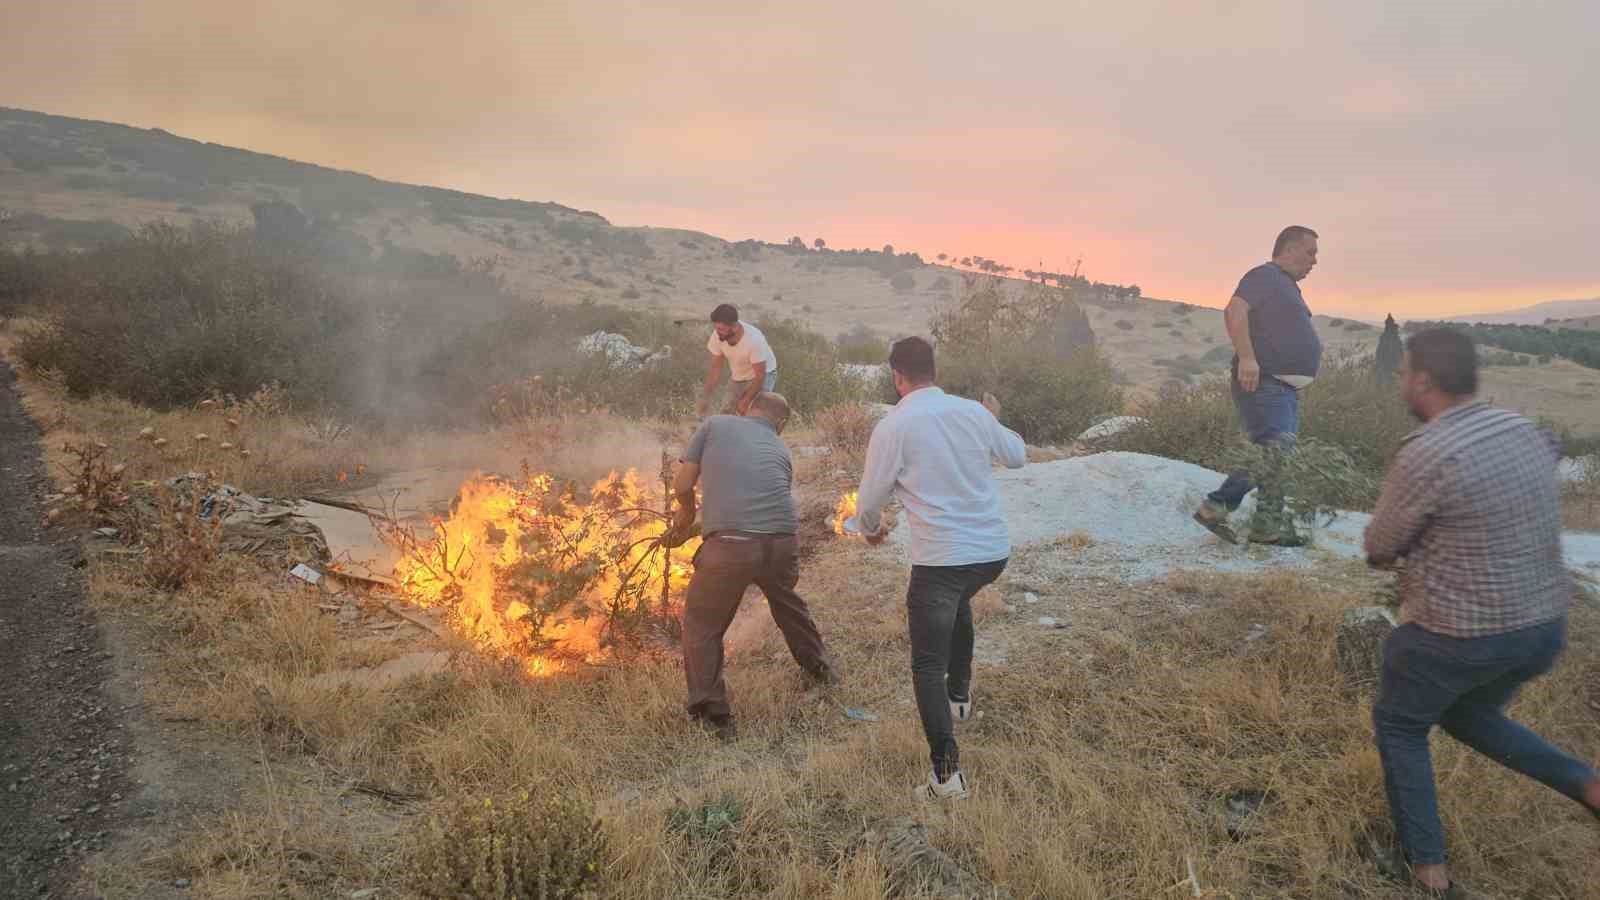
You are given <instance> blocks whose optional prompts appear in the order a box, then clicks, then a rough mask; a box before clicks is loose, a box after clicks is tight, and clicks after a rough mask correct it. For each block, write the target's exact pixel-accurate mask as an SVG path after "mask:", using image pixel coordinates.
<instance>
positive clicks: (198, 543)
mask: <svg viewBox="0 0 1600 900" xmlns="http://www.w3.org/2000/svg"><path fill="white" fill-rule="evenodd" d="M217 487H218V485H217V484H216V483H215V482H214V481H211V480H210V479H204V480H202V481H200V482H198V483H194V484H191V485H189V490H188V491H187V493H185V492H180V491H177V490H174V489H172V488H170V487H167V486H166V485H158V486H157V487H156V491H155V497H154V499H153V501H151V502H150V503H149V504H148V505H144V504H136V505H135V507H134V509H135V512H134V514H133V515H132V516H131V517H129V519H128V524H129V530H130V532H131V535H130V536H131V537H133V538H134V539H135V540H136V541H137V542H138V543H139V545H140V546H141V547H142V548H143V549H144V578H145V581H146V582H148V583H149V584H150V586H151V587H154V588H156V589H158V590H167V591H175V590H177V589H178V588H181V587H183V586H184V585H186V584H192V583H194V582H197V581H199V580H200V579H202V578H204V577H205V575H206V573H208V572H210V571H211V568H212V566H213V565H215V563H216V561H217V555H218V551H219V549H220V547H221V545H222V520H223V519H225V518H227V515H228V513H229V512H230V510H228V509H226V508H214V509H211V510H209V515H202V504H203V502H204V498H205V497H207V496H209V495H211V494H214V493H215V492H216V489H217Z"/></svg>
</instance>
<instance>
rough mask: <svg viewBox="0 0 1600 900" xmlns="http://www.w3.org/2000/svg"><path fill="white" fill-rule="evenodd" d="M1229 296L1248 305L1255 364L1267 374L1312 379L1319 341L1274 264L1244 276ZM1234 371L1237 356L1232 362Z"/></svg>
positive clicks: (1292, 287)
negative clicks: (1257, 363) (1258, 364)
mask: <svg viewBox="0 0 1600 900" xmlns="http://www.w3.org/2000/svg"><path fill="white" fill-rule="evenodd" d="M1233 295H1234V296H1235V297H1238V298H1239V299H1240V300H1243V301H1244V302H1245V303H1247V304H1249V306H1250V343H1251V345H1253V346H1254V347H1255V349H1256V361H1257V362H1259V363H1260V364H1261V371H1262V372H1264V373H1266V374H1268V375H1290V376H1296V375H1299V376H1306V377H1310V376H1314V375H1316V374H1317V368H1318V367H1319V366H1320V364H1321V363H1322V340H1321V339H1320V338H1318V337H1317V330H1316V329H1315V328H1313V327H1312V326H1311V309H1310V308H1309V307H1307V306H1306V300H1305V297H1304V296H1302V295H1301V293H1300V285H1298V284H1296V283H1295V281H1294V279H1293V278H1290V277H1289V275H1288V273H1287V272H1285V271H1283V270H1282V269H1280V268H1278V265H1277V264H1276V263H1270V262H1268V263H1262V264H1261V265H1259V266H1256V267H1255V268H1254V269H1251V270H1250V271H1249V272H1246V273H1245V276H1244V277H1243V278H1241V279H1240V280H1239V286H1238V287H1237V288H1235V289H1234V291H1233ZM1233 364H1234V366H1235V367H1236V368H1235V371H1237V366H1238V365H1239V359H1238V357H1234V361H1233Z"/></svg>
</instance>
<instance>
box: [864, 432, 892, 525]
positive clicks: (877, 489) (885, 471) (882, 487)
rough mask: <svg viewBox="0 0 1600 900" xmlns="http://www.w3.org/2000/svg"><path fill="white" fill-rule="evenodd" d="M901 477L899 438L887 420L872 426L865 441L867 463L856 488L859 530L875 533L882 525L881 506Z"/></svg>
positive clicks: (884, 503)
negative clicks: (870, 435) (874, 426)
mask: <svg viewBox="0 0 1600 900" xmlns="http://www.w3.org/2000/svg"><path fill="white" fill-rule="evenodd" d="M899 478H900V437H899V435H897V434H895V432H894V429H893V427H892V426H890V425H888V424H887V420H885V421H881V422H879V423H878V425H877V427H876V428H874V429H872V437H871V438H869V439H868V440H867V464H866V466H865V467H864V468H863V470H862V472H861V486H860V487H859V488H857V490H856V521H858V522H860V523H861V533H862V534H863V535H866V536H868V537H869V538H871V537H877V536H878V530H879V528H880V527H881V526H882V525H883V521H882V516H883V508H884V507H885V506H887V505H888V503H889V497H890V496H891V495H892V494H893V493H894V484H895V482H896V481H898V480H899Z"/></svg>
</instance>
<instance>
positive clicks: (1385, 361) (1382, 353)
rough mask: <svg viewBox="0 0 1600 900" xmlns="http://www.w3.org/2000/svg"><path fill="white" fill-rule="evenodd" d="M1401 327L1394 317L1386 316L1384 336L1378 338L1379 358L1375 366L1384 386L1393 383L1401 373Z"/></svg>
mask: <svg viewBox="0 0 1600 900" xmlns="http://www.w3.org/2000/svg"><path fill="white" fill-rule="evenodd" d="M1401 352H1402V348H1401V346H1400V326H1399V325H1398V324H1396V323H1395V320H1394V316H1392V315H1390V316H1386V317H1384V320H1383V335H1382V336H1381V337H1379V338H1378V357H1377V361H1376V362H1375V363H1374V365H1376V366H1377V375H1378V380H1379V381H1381V382H1383V383H1384V384H1388V383H1389V382H1391V381H1393V380H1394V378H1395V374H1396V373H1397V372H1399V371H1400V355H1401Z"/></svg>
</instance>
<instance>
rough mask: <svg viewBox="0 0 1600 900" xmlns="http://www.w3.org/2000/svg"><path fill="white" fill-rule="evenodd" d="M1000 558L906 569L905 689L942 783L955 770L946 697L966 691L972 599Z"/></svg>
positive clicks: (957, 761)
mask: <svg viewBox="0 0 1600 900" xmlns="http://www.w3.org/2000/svg"><path fill="white" fill-rule="evenodd" d="M1005 569H1006V560H1004V559H1001V560H996V561H994V562H987V563H976V564H974V565H970V566H912V567H911V584H910V586H909V587H907V588H906V622H907V625H909V626H910V631H911V686H912V689H913V692H914V693H915V694H916V698H917V713H918V714H919V715H920V716H921V718H922V732H923V734H924V735H926V736H927V738H928V758H929V760H930V761H931V762H932V763H933V771H934V772H936V773H938V776H939V780H940V781H944V780H946V779H948V778H949V777H950V776H951V775H952V774H954V773H955V772H956V771H957V770H959V769H960V768H961V757H960V755H959V753H958V751H957V749H956V730H955V723H953V722H952V721H951V720H950V698H951V697H966V696H968V691H969V690H970V689H971V687H972V644H973V641H974V640H975V638H976V637H977V635H976V632H975V631H974V630H973V627H972V598H973V597H974V596H975V595H977V593H978V592H979V591H981V590H983V588H984V586H986V585H988V584H989V583H991V582H993V581H994V580H995V579H996V578H999V577H1000V573H1001V572H1004V571H1005Z"/></svg>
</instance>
